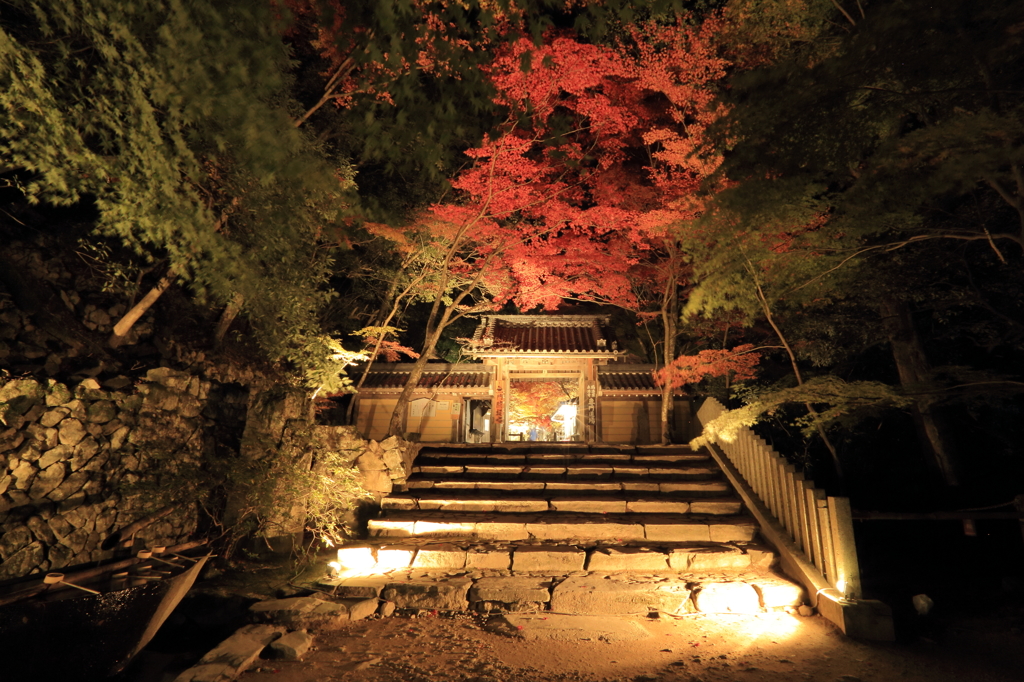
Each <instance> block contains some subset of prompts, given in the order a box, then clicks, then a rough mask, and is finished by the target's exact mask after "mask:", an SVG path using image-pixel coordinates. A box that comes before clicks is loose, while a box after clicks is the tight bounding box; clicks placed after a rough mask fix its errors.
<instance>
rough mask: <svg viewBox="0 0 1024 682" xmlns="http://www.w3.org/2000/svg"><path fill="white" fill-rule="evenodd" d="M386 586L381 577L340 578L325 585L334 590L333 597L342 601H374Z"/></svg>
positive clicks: (384, 579)
mask: <svg viewBox="0 0 1024 682" xmlns="http://www.w3.org/2000/svg"><path fill="white" fill-rule="evenodd" d="M385 584H387V579H386V578H383V577H365V578H342V579H340V580H335V581H331V582H330V583H326V585H327V586H329V587H333V588H334V596H335V597H340V598H343V599H376V598H377V597H379V596H380V593H381V590H383V589H384V585H385Z"/></svg>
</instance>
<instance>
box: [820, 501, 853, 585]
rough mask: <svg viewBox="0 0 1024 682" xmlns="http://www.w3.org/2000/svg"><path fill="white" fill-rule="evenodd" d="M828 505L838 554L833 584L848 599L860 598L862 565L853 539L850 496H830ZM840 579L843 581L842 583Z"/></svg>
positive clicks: (834, 549)
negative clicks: (859, 563) (859, 562)
mask: <svg viewBox="0 0 1024 682" xmlns="http://www.w3.org/2000/svg"><path fill="white" fill-rule="evenodd" d="M828 506H829V509H830V510H831V512H832V513H831V517H832V547H833V551H834V552H835V555H836V579H835V581H833V584H834V585H835V586H836V588H837V589H839V591H840V592H842V593H843V594H844V595H846V598H847V599H860V597H861V585H860V566H859V565H858V563H857V544H856V543H855V542H854V539H853V513H852V510H851V509H850V498H848V497H830V498H828ZM839 581H842V585H840V583H839Z"/></svg>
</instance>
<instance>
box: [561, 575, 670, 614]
mask: <svg viewBox="0 0 1024 682" xmlns="http://www.w3.org/2000/svg"><path fill="white" fill-rule="evenodd" d="M689 598H690V589H689V588H688V587H687V586H686V583H685V582H683V581H661V582H639V581H637V582H634V581H625V580H610V579H607V578H602V577H598V576H570V577H568V578H566V579H565V580H564V581H562V582H561V583H559V584H558V585H557V586H556V587H555V589H554V590H553V591H552V593H551V610H552V611H558V612H559V613H573V614H588V615H627V614H640V615H645V614H647V613H649V612H650V611H652V610H657V611H665V612H668V613H679V612H681V611H683V610H684V609H685V605H686V602H687V601H688V600H689Z"/></svg>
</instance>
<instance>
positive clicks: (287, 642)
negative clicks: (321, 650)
mask: <svg viewBox="0 0 1024 682" xmlns="http://www.w3.org/2000/svg"><path fill="white" fill-rule="evenodd" d="M312 645H313V636H312V635H310V634H309V633H308V632H306V631H305V630H296V631H295V632H289V633H288V634H287V635H285V636H284V637H282V638H281V639H279V640H277V641H276V642H272V643H271V644H270V650H271V651H272V652H273V654H274V658H278V659H280V660H282V661H298V660H299V659H301V658H302V657H303V656H305V655H306V652H307V651H309V647H311V646H312Z"/></svg>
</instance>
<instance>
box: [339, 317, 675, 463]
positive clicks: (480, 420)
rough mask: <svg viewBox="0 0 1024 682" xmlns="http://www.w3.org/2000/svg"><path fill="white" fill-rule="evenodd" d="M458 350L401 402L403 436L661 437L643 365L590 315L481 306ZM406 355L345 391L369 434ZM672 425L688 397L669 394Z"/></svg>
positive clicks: (642, 440)
mask: <svg viewBox="0 0 1024 682" xmlns="http://www.w3.org/2000/svg"><path fill="white" fill-rule="evenodd" d="M464 346H465V353H466V355H467V356H469V357H470V358H472V359H474V360H476V362H467V363H459V364H441V363H437V364H429V365H427V369H426V372H425V373H424V375H423V376H422V377H421V379H420V381H419V384H418V386H417V387H416V390H415V393H414V394H413V397H412V400H411V401H410V403H409V406H408V414H407V421H406V429H407V436H408V437H409V438H412V439H416V440H420V441H422V442H435V443H507V442H516V441H567V442H586V443H609V444H638V445H641V444H652V443H658V442H660V438H661V426H660V424H661V389H660V388H659V387H657V386H656V385H655V384H654V381H653V378H652V371H653V370H654V369H655V367H654V366H653V365H640V364H630V363H628V362H627V357H626V356H627V354H626V352H625V351H624V350H622V349H621V348H620V347H619V343H618V341H617V340H616V339H615V337H614V334H613V333H612V331H611V329H610V327H609V319H608V317H607V316H600V315H487V316H484V317H483V318H482V319H481V321H480V324H479V325H478V327H477V329H476V331H475V333H474V334H473V337H472V338H471V339H468V340H467V341H466V342H465V343H464ZM411 368H412V365H410V364H397V363H375V364H374V365H373V366H372V367H371V370H370V373H369V375H368V376H367V377H366V380H365V381H364V382H363V386H362V388H361V389H360V391H359V393H358V394H357V395H356V396H355V398H354V400H356V406H355V411H354V415H355V424H356V427H357V429H358V430H359V432H360V434H361V435H362V436H363V437H365V438H372V439H375V440H379V439H381V438H383V437H384V436H385V435H386V434H387V428H388V423H389V422H390V419H391V414H392V412H393V411H394V408H395V405H396V404H397V402H398V396H399V394H400V393H401V392H402V388H403V387H404V386H405V383H406V379H407V378H408V376H409V371H410V369H411ZM673 417H674V424H675V427H674V432H675V434H676V436H677V439H678V438H683V439H685V438H686V437H687V435H688V432H689V422H690V401H689V400H688V399H687V398H686V397H685V396H682V395H677V396H674V398H673Z"/></svg>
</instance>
